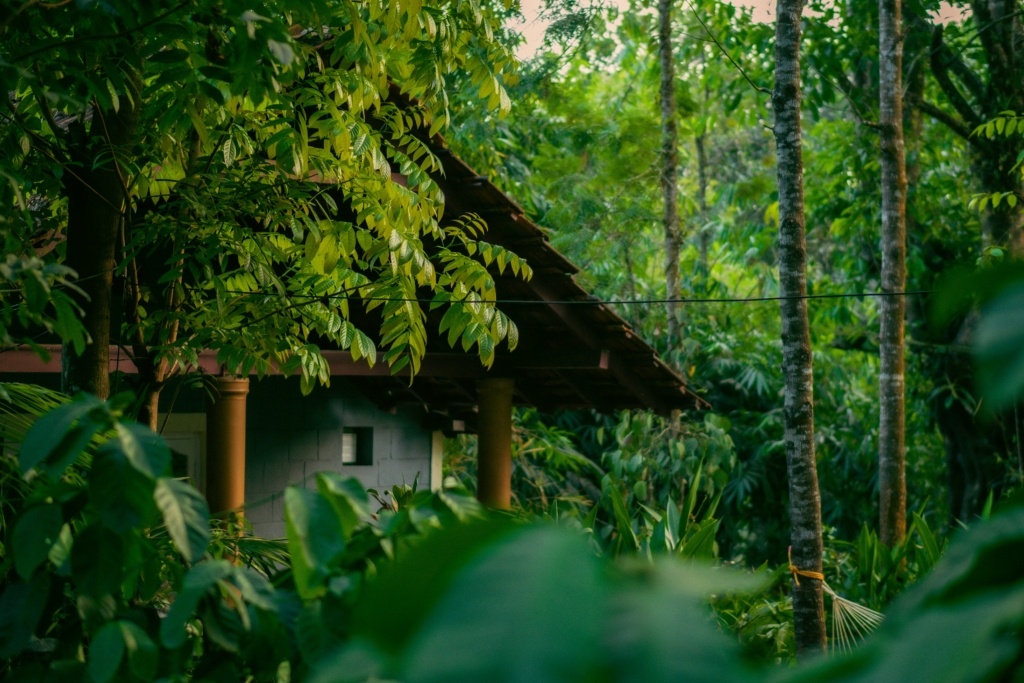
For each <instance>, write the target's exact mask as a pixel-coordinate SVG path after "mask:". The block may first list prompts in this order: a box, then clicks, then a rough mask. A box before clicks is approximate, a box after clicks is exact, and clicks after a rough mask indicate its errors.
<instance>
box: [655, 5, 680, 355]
mask: <svg viewBox="0 0 1024 683" xmlns="http://www.w3.org/2000/svg"><path fill="white" fill-rule="evenodd" d="M658 55H659V57H660V59H661V191H662V196H663V198H664V203H665V207H664V217H663V223H664V230H665V294H666V297H665V298H666V299H670V300H675V299H678V298H679V292H680V289H679V246H680V239H679V208H678V192H679V190H678V185H677V183H676V175H677V169H678V167H679V149H678V137H679V133H678V130H677V128H676V99H675V98H676V93H675V62H674V56H673V54H672V0H658ZM666 308H667V313H668V337H669V346H670V347H672V346H674V345H675V344H676V343H677V342H678V341H679V304H677V303H673V302H670V303H668V304H667V307H666Z"/></svg>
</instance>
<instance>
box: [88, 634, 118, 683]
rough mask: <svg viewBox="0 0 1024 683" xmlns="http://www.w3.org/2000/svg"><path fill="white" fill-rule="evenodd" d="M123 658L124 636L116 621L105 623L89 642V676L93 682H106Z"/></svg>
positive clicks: (114, 672) (115, 671) (112, 675)
mask: <svg viewBox="0 0 1024 683" xmlns="http://www.w3.org/2000/svg"><path fill="white" fill-rule="evenodd" d="M123 659H124V636H123V635H121V625H120V624H119V623H118V622H110V623H108V624H105V625H104V626H103V628H101V629H100V630H99V632H97V633H96V635H95V636H94V637H93V639H92V642H91V643H90V644H89V667H88V670H89V676H90V677H91V678H92V680H93V681H95V683H107V682H108V681H110V680H111V679H112V678H113V677H114V675H115V674H116V673H117V670H118V669H119V668H120V667H121V660H123Z"/></svg>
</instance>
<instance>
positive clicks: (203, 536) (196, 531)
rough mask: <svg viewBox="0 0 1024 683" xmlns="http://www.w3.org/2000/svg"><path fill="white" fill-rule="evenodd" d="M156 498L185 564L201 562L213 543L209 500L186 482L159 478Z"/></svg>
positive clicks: (154, 494) (168, 531)
mask: <svg viewBox="0 0 1024 683" xmlns="http://www.w3.org/2000/svg"><path fill="white" fill-rule="evenodd" d="M153 499H154V500H155V501H156V505H157V507H158V508H160V512H161V513H162V514H163V517H164V525H165V526H166V527H167V533H168V534H169V535H170V537H171V540H173V541H174V545H175V547H176V548H177V549H178V552H179V553H181V556H182V557H183V558H184V559H185V561H186V562H198V561H199V559H200V558H202V556H203V553H205V552H206V547H207V546H208V545H209V544H210V511H209V508H208V507H207V505H206V499H205V498H203V496H202V494H200V493H199V492H198V491H196V490H195V489H194V488H193V487H192V486H191V485H189V484H187V483H186V482H183V481H178V480H177V479H168V478H164V477H161V478H160V479H157V482H156V488H155V489H154V491H153Z"/></svg>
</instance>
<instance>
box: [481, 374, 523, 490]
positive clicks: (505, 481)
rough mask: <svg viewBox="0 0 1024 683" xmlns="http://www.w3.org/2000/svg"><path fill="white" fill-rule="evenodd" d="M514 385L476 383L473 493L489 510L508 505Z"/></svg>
mask: <svg viewBox="0 0 1024 683" xmlns="http://www.w3.org/2000/svg"><path fill="white" fill-rule="evenodd" d="M514 388H515V381H514V380H513V379H511V378H508V377H493V378H488V379H482V380H480V381H479V382H477V401H478V412H477V468H476V471H477V491H476V497H477V498H478V499H479V500H480V502H481V503H483V504H484V505H486V506H487V507H489V508H495V509H500V510H507V509H509V507H510V506H511V504H512V391H513V389H514Z"/></svg>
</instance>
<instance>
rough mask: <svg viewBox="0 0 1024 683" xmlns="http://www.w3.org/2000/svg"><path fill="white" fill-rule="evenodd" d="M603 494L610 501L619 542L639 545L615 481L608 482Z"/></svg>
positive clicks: (630, 545) (635, 546)
mask: <svg viewBox="0 0 1024 683" xmlns="http://www.w3.org/2000/svg"><path fill="white" fill-rule="evenodd" d="M605 495H606V496H607V497H608V499H609V500H611V502H612V511H613V512H614V514H615V529H616V531H618V533H619V543H623V544H627V545H628V546H629V547H630V548H632V549H636V548H639V547H640V542H639V541H638V540H637V537H636V534H635V533H634V532H633V522H632V520H631V519H630V518H629V513H628V512H627V511H626V503H625V501H623V500H622V494H620V493H619V487H618V486H616V485H615V482H609V483H608V485H607V486H606V487H605Z"/></svg>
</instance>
